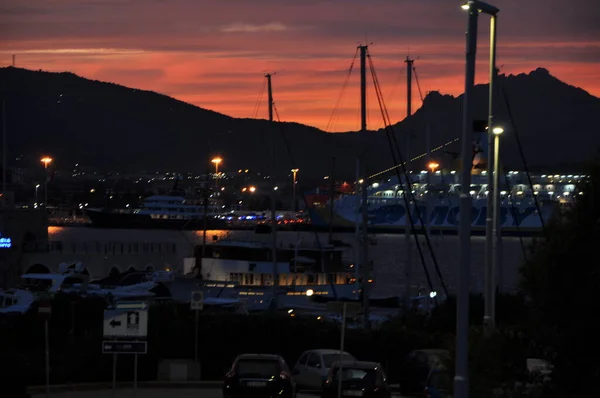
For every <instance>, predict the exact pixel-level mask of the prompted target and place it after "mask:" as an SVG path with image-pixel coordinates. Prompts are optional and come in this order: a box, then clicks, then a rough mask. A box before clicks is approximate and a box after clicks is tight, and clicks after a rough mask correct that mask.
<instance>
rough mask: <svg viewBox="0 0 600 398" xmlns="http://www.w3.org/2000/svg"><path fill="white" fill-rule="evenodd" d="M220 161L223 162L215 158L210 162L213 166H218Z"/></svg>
mask: <svg viewBox="0 0 600 398" xmlns="http://www.w3.org/2000/svg"><path fill="white" fill-rule="evenodd" d="M222 161H223V159H221V158H219V157H216V158H214V159H213V160H211V162H212V163H214V164H219V163H221V162H222Z"/></svg>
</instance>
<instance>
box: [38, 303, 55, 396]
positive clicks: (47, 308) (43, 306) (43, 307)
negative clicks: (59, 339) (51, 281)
mask: <svg viewBox="0 0 600 398" xmlns="http://www.w3.org/2000/svg"><path fill="white" fill-rule="evenodd" d="M38 313H39V314H40V315H41V316H42V317H43V318H44V346H45V351H46V353H45V354H46V358H45V361H46V366H45V367H46V398H48V397H49V396H50V337H49V334H50V331H49V329H48V320H49V319H50V315H51V314H52V307H51V305H50V302H49V301H42V302H40V305H39V307H38Z"/></svg>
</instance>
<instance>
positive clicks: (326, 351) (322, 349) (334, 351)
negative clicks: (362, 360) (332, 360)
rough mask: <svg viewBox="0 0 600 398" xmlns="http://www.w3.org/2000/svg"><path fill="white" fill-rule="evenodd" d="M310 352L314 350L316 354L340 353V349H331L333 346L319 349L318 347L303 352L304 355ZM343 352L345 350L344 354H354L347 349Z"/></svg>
mask: <svg viewBox="0 0 600 398" xmlns="http://www.w3.org/2000/svg"><path fill="white" fill-rule="evenodd" d="M309 352H314V353H316V354H321V355H324V354H339V353H340V350H333V349H331V348H319V349H316V350H308V351H304V352H303V353H302V355H304V354H308V353H309ZM342 352H343V353H344V354H348V355H352V354H350V353H349V352H346V351H342Z"/></svg>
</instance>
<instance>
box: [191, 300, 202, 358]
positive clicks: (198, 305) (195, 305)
mask: <svg viewBox="0 0 600 398" xmlns="http://www.w3.org/2000/svg"><path fill="white" fill-rule="evenodd" d="M190 308H191V309H192V310H193V311H194V313H195V314H194V317H195V322H194V324H195V327H194V364H196V365H197V364H198V329H199V322H200V319H199V318H200V311H201V310H203V309H204V292H202V291H195V292H192V297H191V299H190Z"/></svg>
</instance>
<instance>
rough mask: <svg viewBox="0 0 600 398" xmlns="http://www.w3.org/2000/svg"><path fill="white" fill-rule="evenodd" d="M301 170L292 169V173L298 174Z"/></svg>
mask: <svg viewBox="0 0 600 398" xmlns="http://www.w3.org/2000/svg"><path fill="white" fill-rule="evenodd" d="M298 170H300V169H292V173H297V172H298Z"/></svg>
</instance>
